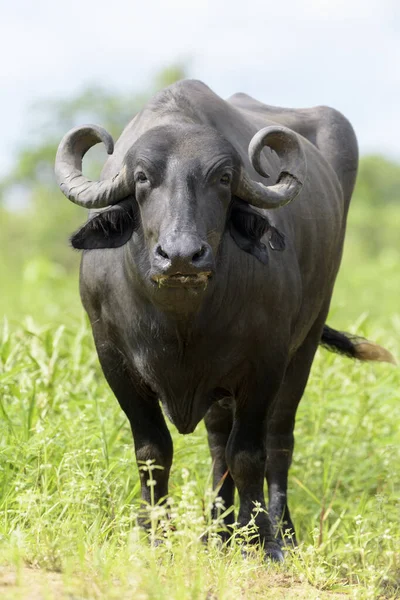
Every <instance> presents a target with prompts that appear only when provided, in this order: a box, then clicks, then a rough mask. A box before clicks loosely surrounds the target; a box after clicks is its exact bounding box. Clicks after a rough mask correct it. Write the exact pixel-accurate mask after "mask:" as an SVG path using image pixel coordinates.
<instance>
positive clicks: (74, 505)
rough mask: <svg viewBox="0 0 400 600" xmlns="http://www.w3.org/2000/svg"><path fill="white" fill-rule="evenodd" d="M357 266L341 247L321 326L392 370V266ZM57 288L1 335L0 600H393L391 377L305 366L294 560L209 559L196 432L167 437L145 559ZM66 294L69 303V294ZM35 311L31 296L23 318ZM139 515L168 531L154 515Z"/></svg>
mask: <svg viewBox="0 0 400 600" xmlns="http://www.w3.org/2000/svg"><path fill="white" fill-rule="evenodd" d="M357 252H359V250H358V251H357V249H355V248H354V247H353V246H352V241H351V239H350V242H349V246H348V252H347V254H346V256H345V260H344V268H343V271H342V273H341V276H340V278H339V282H338V286H337V289H336V292H335V299H334V303H333V308H332V312H331V318H330V324H331V325H333V326H337V327H340V328H342V329H346V328H347V329H350V330H352V331H357V332H358V333H360V334H362V335H365V336H367V337H369V338H371V339H374V340H376V341H378V342H380V343H382V344H383V345H385V346H386V347H388V348H389V349H390V350H391V351H392V352H393V353H394V354H395V356H397V358H400V344H399V339H400V317H399V313H398V306H397V304H396V302H398V298H399V296H400V294H399V292H400V289H399V286H400V282H399V278H398V267H397V265H398V260H397V259H398V258H399V253H398V252H397V255H396V256H397V258H396V256H394V254H393V252H394V253H395V251H394V250H392V251H391V253H389V254H388V252H383V253H381V254H380V255H377V256H376V257H374V258H373V259H371V260H369V262H368V264H364V263H363V262H362V257H360V256H359V255H358V254H357ZM395 259H396V260H395ZM378 275H379V277H378ZM377 279H379V288H378V287H377V286H376V281H377ZM35 281H36V280H35ZM28 283H29V282H28ZM62 285H63V283H62V280H60V281H59V284H58V287H57V290H56V292H54V291H52V290H53V288H52V286H51V285H49V287H48V288H41V291H40V294H42V295H41V296H40V302H42V301H44V300H45V299H44V292H43V289H45V290H48V291H46V293H48V294H49V297H48V303H49V306H51V317H49V314H50V312H49V310H44V311H43V314H42V315H41V314H40V312H39V310H38V309H35V311H34V312H35V320H33V319H32V318H30V317H22V318H19V317H18V320H17V321H13V320H12V321H11V322H10V323H8V321H7V320H5V321H4V324H3V331H2V343H1V347H0V389H1V396H0V486H1V487H0V565H1V567H0V595H1V597H2V598H7V599H8V598H9V599H10V600H13V599H14V598H15V599H17V598H18V599H19V598H21V599H22V598H23V599H25V598H33V599H36V598H45V599H47V598H70V599H71V598H76V599H78V598H79V599H81V598H96V599H103V598H104V599H113V598H118V599H125V598H135V599H139V600H141V599H143V600H152V599H154V600H158V599H168V600H175V599H176V600H181V599H199V600H201V599H208V600H230V599H235V600H237V599H241V598H243V599H248V598H251V599H253V598H254V599H257V598H260V599H261V598H263V599H264V598H267V599H268V598H285V599H289V600H290V599H292V598H307V599H313V598H315V599H317V598H321V599H323V598H332V599H334V598H346V597H350V598H359V599H362V598H366V599H367V598H368V599H369V598H384V599H389V598H396V597H398V596H399V594H400V527H399V525H400V519H399V514H400V505H399V466H400V451H399V449H400V443H399V442H400V435H399V423H400V402H399V399H400V398H399V396H400V371H399V369H398V368H395V367H393V366H391V365H385V364H360V363H356V362H352V361H349V360H346V359H344V358H341V357H339V356H336V355H333V354H329V353H327V352H326V351H323V350H321V351H320V352H319V353H318V355H317V357H316V361H315V363H314V367H313V371H312V377H311V380H310V383H309V386H308V388H307V391H306V394H305V397H304V399H303V401H302V403H301V405H300V409H299V413H298V419H297V424H296V449H295V457H294V464H293V467H292V469H291V474H290V504H291V511H292V516H293V519H294V522H295V525H296V527H297V532H298V538H299V540H300V546H299V548H298V549H296V550H295V551H293V552H288V553H287V557H286V562H285V564H284V565H283V566H276V565H271V564H265V563H264V562H263V561H262V557H261V556H260V555H259V554H258V553H257V552H256V553H254V554H253V555H249V556H247V557H246V558H243V556H242V552H241V548H240V545H239V544H237V543H233V544H232V546H231V547H230V548H228V549H221V548H220V547H219V544H218V543H217V541H216V538H215V535H214V533H213V532H214V531H215V528H216V527H217V524H215V523H212V522H210V520H209V516H208V514H209V510H208V509H209V506H210V504H211V501H212V493H211V490H210V475H211V461H210V458H209V453H208V448H207V442H206V435H205V430H204V427H203V425H202V424H201V425H200V426H199V427H198V428H197V429H196V431H195V432H194V433H193V434H192V435H190V436H179V435H178V434H177V433H176V431H174V430H173V429H172V434H173V439H174V447H175V455H174V465H173V471H172V475H171V487H170V495H171V498H172V516H173V518H172V522H169V523H166V525H165V529H166V533H165V542H164V544H162V545H159V546H155V545H153V546H152V545H151V544H149V543H148V541H147V540H146V539H144V536H143V534H142V533H141V532H140V531H139V530H138V529H137V527H136V514H137V511H138V508H139V504H138V500H139V482H138V475H137V471H136V467H135V461H134V452H133V444H132V439H131V433H130V430H129V426H128V423H127V421H126V419H125V417H124V415H123V413H122V412H121V410H120V409H119V407H118V404H117V402H116V400H115V398H114V397H113V395H112V393H111V392H110V390H109V389H108V387H107V385H106V383H105V381H104V379H103V376H102V374H101V371H100V368H99V365H98V362H97V358H96V354H95V351H94V347H93V343H92V340H91V334H90V331H89V328H88V325H87V323H86V320H85V318H84V317H83V315H82V313H81V311H80V309H79V310H78V309H77V308H76V306H77V300H76V299H75V304H74V305H73V309H71V310H70V311H68V310H64V309H65V298H64V297H63V293H62ZM65 285H66V287H65V289H68V294H69V293H70V290H71V285H72V284H71V280H70V279H68V281H67V282H66V284H65ZM35 286H36V287H37V286H38V284H37V282H36V283H35V282H34V284H32V295H34V294H35V289H34V288H35ZM50 294H53V295H52V296H51V297H50ZM67 297H68V298H69V297H70V296H69V295H67ZM38 298H39V291H38V292H37V295H36V304H34V305H35V306H36V305H39V304H40V302H39V300H38ZM58 303H59V308H57V306H58ZM366 309H369V310H370V314H369V315H368V314H366V313H365V312H364V311H365V310H366ZM12 317H13V318H16V317H15V315H12ZM49 323H50V324H49ZM151 469H152V466H151V465H150V471H149V480H150V481H151ZM152 515H153V518H154V519H155V518H156V517H158V516H160V517H161V519H162V520H163V519H165V515H163V513H162V511H161V514H160V509H159V507H153V509H152ZM171 524H173V527H172V526H171ZM206 532H208V533H209V537H208V542H207V544H204V543H203V542H202V537H203V534H204V533H206Z"/></svg>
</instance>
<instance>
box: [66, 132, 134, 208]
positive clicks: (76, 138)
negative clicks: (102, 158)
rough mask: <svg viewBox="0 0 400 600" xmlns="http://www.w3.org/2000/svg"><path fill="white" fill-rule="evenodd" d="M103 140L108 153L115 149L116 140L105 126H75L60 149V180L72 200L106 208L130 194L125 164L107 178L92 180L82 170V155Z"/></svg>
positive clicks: (83, 204) (88, 206)
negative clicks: (114, 140) (110, 177)
mask: <svg viewBox="0 0 400 600" xmlns="http://www.w3.org/2000/svg"><path fill="white" fill-rule="evenodd" d="M99 142H103V144H104V145H105V147H106V150H107V153H108V154H112V153H113V151H114V142H113V139H112V137H111V135H110V134H109V133H107V131H106V130H105V129H103V128H102V127H99V126H98V125H83V126H82V127H76V128H75V129H71V131H69V132H68V133H67V134H66V135H65V136H64V137H63V139H62V140H61V142H60V145H59V147H58V150H57V156H56V162H55V174H56V179H57V183H58V185H59V186H60V188H61V191H62V193H63V194H64V195H65V196H67V198H69V200H71V201H72V202H74V203H75V204H78V205H79V206H84V207H85V208H104V207H105V206H109V205H110V204H115V203H116V202H118V201H119V200H122V198H124V197H126V196H128V195H129V186H128V181H127V177H126V169H125V167H122V169H121V171H120V172H119V173H118V174H117V175H115V176H114V177H113V178H112V179H108V180H104V181H91V180H90V179H88V178H87V177H85V176H84V175H83V174H82V158H83V157H84V155H85V154H86V152H87V151H88V150H89V149H90V148H91V147H92V146H94V145H95V144H98V143H99Z"/></svg>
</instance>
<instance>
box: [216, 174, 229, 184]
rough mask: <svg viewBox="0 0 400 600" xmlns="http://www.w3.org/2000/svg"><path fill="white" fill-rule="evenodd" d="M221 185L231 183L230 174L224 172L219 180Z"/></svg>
mask: <svg viewBox="0 0 400 600" xmlns="http://www.w3.org/2000/svg"><path fill="white" fill-rule="evenodd" d="M219 181H220V183H222V185H229V184H230V183H231V176H230V174H229V173H224V174H223V175H222V177H221V179H220V180H219Z"/></svg>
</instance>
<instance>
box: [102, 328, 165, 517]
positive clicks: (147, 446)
mask: <svg viewBox="0 0 400 600" xmlns="http://www.w3.org/2000/svg"><path fill="white" fill-rule="evenodd" d="M95 341H96V346H97V352H98V356H99V360H100V364H101V367H102V369H103V372H104V375H105V377H106V379H107V382H108V384H109V386H110V387H111V389H112V391H113V392H114V394H115V396H116V398H117V400H118V402H119V404H120V406H121V408H122V410H123V411H124V412H125V414H126V416H127V417H128V420H129V423H130V426H131V429H132V434H133V440H134V444H135V454H136V461H137V465H138V469H139V476H140V485H141V497H142V501H143V507H142V509H141V511H140V514H139V518H138V521H139V525H141V526H142V527H144V528H145V529H149V528H150V525H151V522H150V518H149V512H148V507H149V505H151V503H152V502H153V503H154V504H158V503H160V502H162V501H164V500H165V499H166V497H167V495H168V479H169V472H170V469H171V464H172V453H173V448H172V439H171V435H170V433H169V431H168V428H167V425H166V423H165V419H164V416H163V414H162V412H161V408H160V404H159V402H158V400H157V398H156V397H155V396H154V395H153V394H152V393H151V392H150V390H148V391H146V389H145V388H144V387H143V386H140V387H139V386H138V385H137V384H136V383H135V380H134V378H132V376H131V374H130V373H129V371H128V369H127V368H125V367H124V359H123V356H122V354H121V353H119V352H118V351H117V350H116V349H115V346H113V345H112V344H109V343H103V344H101V343H99V338H98V337H95ZM147 461H152V464H153V465H154V467H153V470H152V474H151V477H150V474H149V471H148V469H147V468H146V465H145V464H144V463H146V462H147ZM143 467H145V468H143ZM153 482H155V484H153Z"/></svg>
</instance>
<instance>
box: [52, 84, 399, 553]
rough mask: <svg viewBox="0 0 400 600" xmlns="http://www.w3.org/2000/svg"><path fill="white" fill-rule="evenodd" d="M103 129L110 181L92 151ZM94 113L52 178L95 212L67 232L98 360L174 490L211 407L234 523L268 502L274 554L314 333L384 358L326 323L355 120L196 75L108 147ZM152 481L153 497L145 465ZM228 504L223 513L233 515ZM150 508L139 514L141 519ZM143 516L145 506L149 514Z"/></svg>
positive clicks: (352, 172) (161, 481)
mask: <svg viewBox="0 0 400 600" xmlns="http://www.w3.org/2000/svg"><path fill="white" fill-rule="evenodd" d="M100 141H102V142H103V143H104V144H105V146H106V149H107V152H108V154H110V155H111V156H110V158H109V159H108V160H107V162H106V164H105V166H104V169H103V171H102V175H101V180H100V181H90V180H89V179H87V178H86V177H85V176H84V175H83V174H82V157H83V155H84V154H85V152H86V151H87V150H88V149H89V148H90V147H91V146H93V145H94V144H96V143H98V142H100ZM113 146H114V145H113V140H112V138H111V136H110V135H109V134H108V133H107V132H106V131H105V130H104V129H102V128H101V127H98V126H94V125H88V126H83V127H78V128H76V129H73V130H72V131H70V132H69V133H67V135H66V136H65V137H64V138H63V140H62V142H61V143H60V146H59V149H58V153H57V158H56V177H57V181H58V183H59V185H60V187H61V190H62V192H63V193H64V194H65V195H66V196H67V198H69V199H70V200H71V201H72V202H75V203H76V204H79V205H80V206H83V207H85V208H88V209H104V210H101V211H99V210H97V211H96V212H91V213H90V214H89V220H88V221H87V223H86V224H85V225H84V226H83V227H82V228H81V229H80V230H79V231H78V232H77V233H75V234H74V235H73V237H72V245H73V246H74V248H78V249H83V250H84V253H83V257H82V263H81V275H80V291H81V297H82V302H83V305H84V307H85V309H86V311H87V313H88V315H89V318H90V321H91V324H92V329H93V336H94V340H95V344H96V348H97V352H98V356H99V360H100V363H101V366H102V369H103V372H104V375H105V377H106V379H107V381H108V383H109V385H110V387H111V389H112V390H113V392H114V394H115V396H116V397H117V399H118V401H119V403H120V405H121V407H122V409H123V410H124V411H125V413H126V415H127V417H128V419H129V422H130V424H131V427H132V432H133V437H134V442H135V451H136V458H137V461H138V463H140V462H141V461H146V460H149V459H152V460H154V461H155V463H156V464H157V465H159V466H161V467H163V469H160V470H157V471H156V472H155V477H156V487H155V499H156V501H162V499H163V498H165V497H166V495H167V493H168V477H169V472H170V467H171V463H172V441H171V436H170V434H169V431H168V429H167V426H166V424H165V420H164V416H163V412H162V410H161V406H160V403H161V405H162V408H163V410H164V412H165V414H166V415H167V416H168V417H169V418H170V420H171V421H172V423H173V424H174V425H175V426H176V427H177V429H178V431H179V432H180V433H190V432H192V431H193V430H194V429H195V427H196V425H197V424H198V423H199V421H200V420H201V419H203V418H204V419H205V424H206V427H207V432H208V439H209V445H210V450H211V454H212V458H213V469H214V471H213V478H214V486H218V485H221V489H220V491H219V495H220V496H221V497H222V499H223V500H224V503H225V506H231V505H232V504H233V498H234V491H235V488H236V489H237V491H238V493H239V498H240V509H239V515H238V518H237V520H238V522H239V524H240V525H245V524H247V523H248V522H249V520H250V519H251V517H252V515H253V516H254V513H253V511H254V506H255V503H257V504H258V503H259V506H261V508H266V505H265V499H264V493H263V483H264V477H266V479H267V482H268V490H269V508H268V514H269V516H268V515H267V512H266V511H264V510H261V511H259V512H258V514H257V516H256V524H257V526H258V540H259V543H260V544H261V545H262V546H263V548H264V550H265V554H266V556H269V557H271V558H272V559H275V560H281V558H282V550H281V544H282V534H281V533H280V531H281V528H280V527H279V524H281V523H283V528H284V529H286V530H290V531H291V532H292V534H293V536H294V529H293V524H292V521H291V518H290V514H289V509H288V506H287V479H288V469H289V466H290V462H291V458H292V451H293V443H294V438H293V429H294V423H295V414H296V409H297V406H298V403H299V402H300V399H301V397H302V395H303V392H304V388H305V386H306V383H307V379H308V376H309V372H310V368H311V364H312V361H313V358H314V355H315V352H316V349H317V347H318V344H319V343H321V342H322V343H323V344H325V345H327V346H329V347H331V348H335V349H337V350H339V351H341V352H344V353H345V354H348V355H350V356H354V357H356V358H357V357H358V358H364V359H375V360H390V355H389V354H388V353H387V352H386V351H385V350H384V349H382V348H380V347H379V346H376V345H374V344H370V343H367V342H366V341H363V342H361V343H359V340H355V341H354V340H352V339H351V338H350V337H349V336H347V335H346V334H341V333H339V332H336V331H335V330H333V329H331V328H329V327H327V326H325V319H326V317H327V313H328V309H329V303H330V299H331V295H332V290H333V285H334V281H335V277H336V274H337V271H338V268H339V264H340V260H341V255H342V247H343V239H344V233H345V225H346V215H347V210H348V206H349V202H350V197H351V194H352V190H353V186H354V182H355V178H356V171H357V162H358V150H357V142H356V138H355V135H354V132H353V129H352V127H351V125H350V124H349V122H348V121H347V120H346V119H345V118H344V117H343V116H342V115H341V114H340V113H339V112H337V111H335V110H333V109H331V108H327V107H323V106H321V107H316V108H310V109H300V110H295V109H283V108H274V107H271V106H266V105H265V104H262V103H260V102H258V101H256V100H254V99H253V98H250V97H249V96H247V95H245V94H236V95H234V96H232V97H231V98H229V100H223V99H221V98H220V97H218V96H217V95H216V94H214V93H213V92H212V91H211V90H210V89H209V88H208V87H207V86H206V85H204V84H203V83H200V82H198V81H181V82H179V83H176V84H174V85H172V86H170V87H168V88H167V89H165V90H163V91H161V92H160V93H158V94H157V95H156V96H154V98H153V99H152V100H150V101H149V102H148V103H147V105H146V106H145V107H144V109H143V110H142V111H141V112H140V113H138V114H137V115H136V116H135V118H134V119H133V120H132V121H131V122H130V123H129V125H128V126H127V127H126V129H125V130H124V131H123V133H122V135H121V137H120V138H119V140H118V142H117V144H116V146H115V150H114V148H113ZM140 477H141V487H142V498H143V500H144V501H147V502H148V501H149V500H150V492H149V488H148V486H147V485H146V479H147V476H146V474H144V473H141V474H140ZM233 518H234V517H233V514H232V513H231V514H230V516H229V517H228V518H227V525H229V523H232V521H233ZM143 521H144V519H143ZM143 524H144V525H145V523H143Z"/></svg>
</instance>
